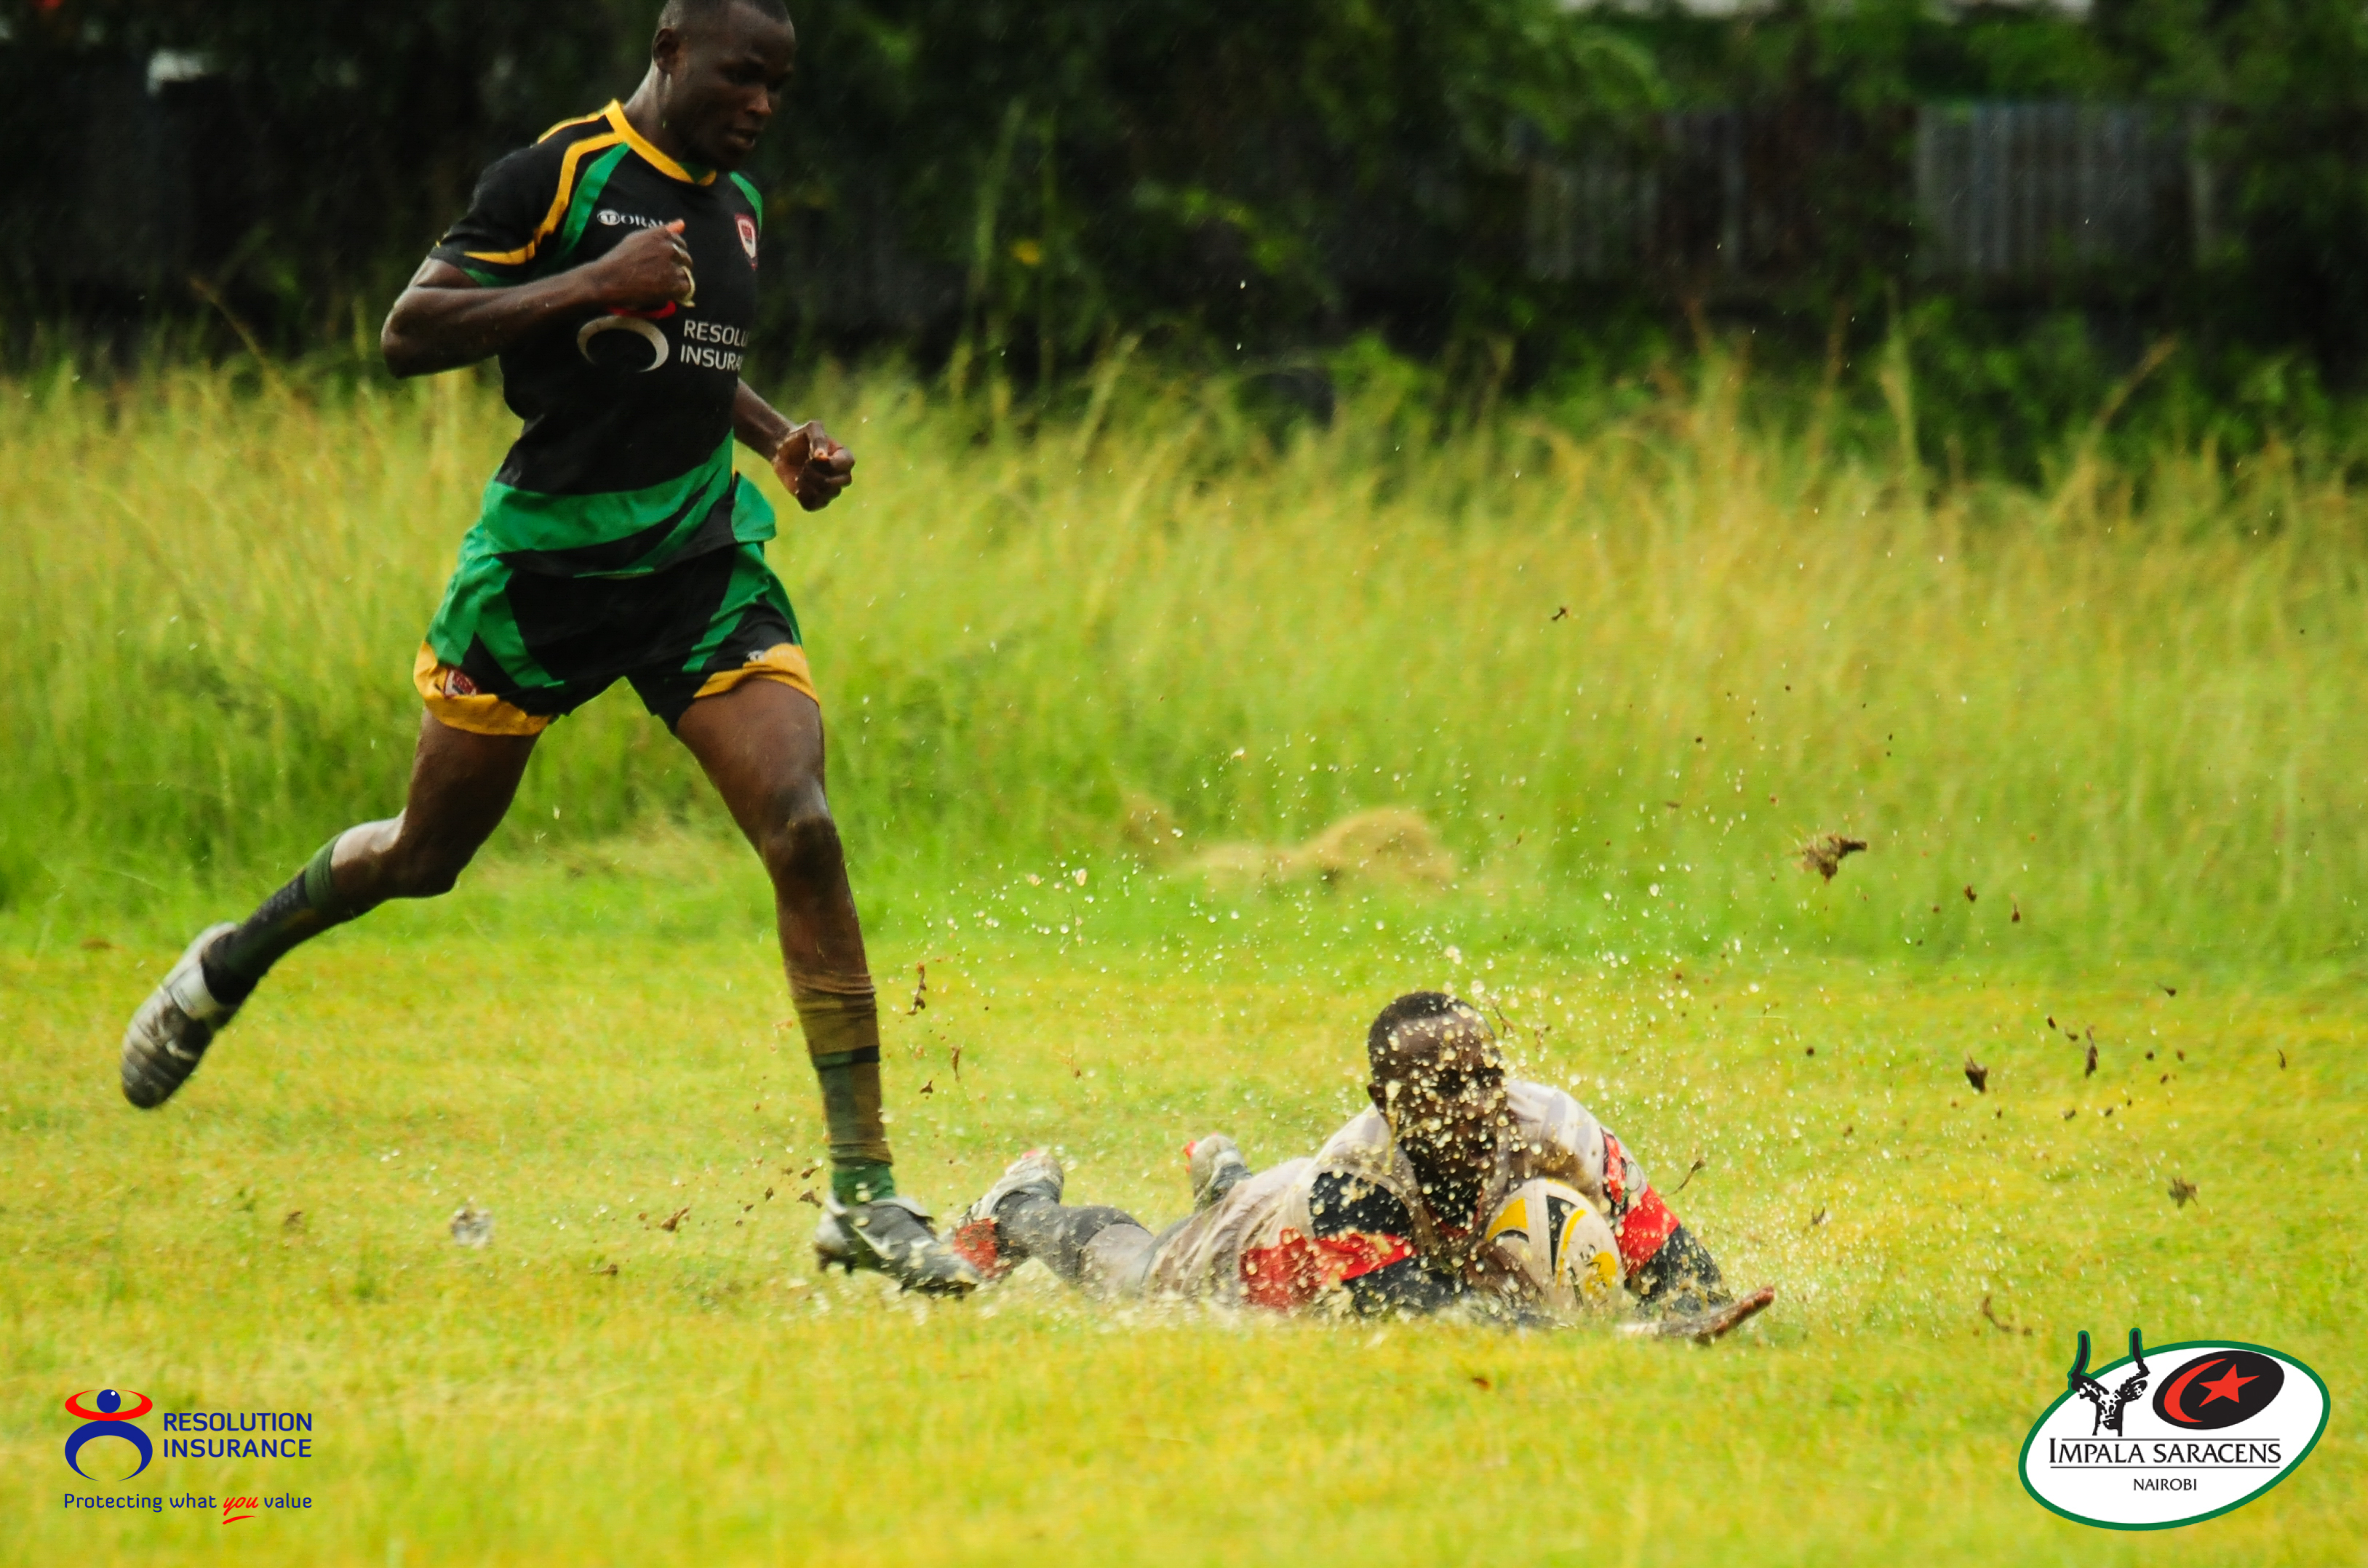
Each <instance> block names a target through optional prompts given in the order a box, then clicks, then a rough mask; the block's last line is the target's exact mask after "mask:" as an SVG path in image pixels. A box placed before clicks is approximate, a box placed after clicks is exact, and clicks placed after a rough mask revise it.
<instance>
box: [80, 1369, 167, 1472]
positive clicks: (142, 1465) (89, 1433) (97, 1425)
mask: <svg viewBox="0 0 2368 1568" xmlns="http://www.w3.org/2000/svg"><path fill="white" fill-rule="evenodd" d="M85 1395H89V1396H91V1402H90V1403H89V1404H85V1403H83V1399H84V1397H85ZM131 1398H133V1399H136V1400H138V1401H139V1402H140V1403H138V1404H137V1405H134V1406H133V1407H131V1409H129V1410H127V1409H125V1408H124V1405H123V1400H124V1395H123V1394H122V1393H121V1392H118V1391H117V1390H114V1389H99V1390H97V1391H96V1392H94V1391H92V1390H90V1389H85V1390H83V1391H82V1392H81V1393H78V1394H76V1395H74V1397H73V1398H72V1399H69V1400H67V1401H66V1414H67V1415H78V1416H80V1417H82V1425H81V1426H77V1427H75V1428H74V1431H73V1432H71V1433H69V1434H68V1435H67V1437H66V1465H67V1467H68V1468H69V1469H71V1470H72V1471H74V1473H75V1474H76V1475H79V1476H81V1477H82V1478H83V1479H84V1480H85V1481H89V1480H91V1479H93V1477H92V1476H91V1474H90V1472H89V1471H85V1470H84V1469H83V1467H82V1460H81V1458H80V1455H81V1453H82V1449H83V1445H84V1444H85V1443H88V1442H92V1441H94V1440H96V1439H97V1438H100V1437H120V1438H122V1439H123V1440H124V1441H125V1442H127V1443H129V1444H131V1446H132V1447H133V1448H135V1449H139V1450H140V1462H139V1463H138V1464H136V1465H133V1466H132V1467H131V1474H130V1475H125V1476H123V1477H121V1478H120V1479H122V1480H125V1481H129V1480H131V1477H132V1476H133V1475H137V1474H139V1473H140V1472H141V1471H143V1470H146V1469H147V1468H148V1461H149V1460H151V1459H152V1458H154V1456H155V1449H153V1448H151V1447H150V1446H149V1443H148V1434H147V1433H145V1432H142V1430H141V1429H140V1428H139V1427H137V1426H133V1425H132V1424H131V1423H132V1422H134V1421H136V1420H138V1419H139V1418H140V1417H141V1416H142V1415H147V1414H148V1413H149V1412H150V1411H152V1410H154V1409H155V1408H156V1402H155V1401H154V1400H153V1399H150V1398H149V1397H148V1396H147V1395H146V1394H144V1393H134V1394H132V1395H131Z"/></svg>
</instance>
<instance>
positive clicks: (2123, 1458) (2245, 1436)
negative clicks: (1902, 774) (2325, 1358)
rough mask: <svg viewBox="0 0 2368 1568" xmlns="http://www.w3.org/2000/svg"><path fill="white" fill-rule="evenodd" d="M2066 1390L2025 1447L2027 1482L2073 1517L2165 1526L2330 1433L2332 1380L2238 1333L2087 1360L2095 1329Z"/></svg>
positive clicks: (2219, 1507) (2278, 1473) (2199, 1514)
mask: <svg viewBox="0 0 2368 1568" xmlns="http://www.w3.org/2000/svg"><path fill="white" fill-rule="evenodd" d="M2064 1381H2065V1390H2064V1392H2063V1393H2061V1394H2059V1395H2057V1396H2056V1400H2055V1403H2053V1404H2051V1405H2049V1406H2048V1407H2047V1411H2046V1414H2045V1415H2042V1416H2040V1418H2039V1421H2038V1424H2037V1425H2036V1426H2032V1429H2031V1437H2029V1438H2028V1439H2027V1440H2025V1442H2024V1443H2023V1445H2022V1484H2023V1487H2024V1489H2025V1490H2027V1491H2028V1492H2029V1493H2030V1494H2032V1496H2033V1497H2035V1498H2037V1499H2038V1500H2039V1502H2040V1503H2041V1504H2042V1505H2044V1506H2046V1507H2048V1508H2050V1509H2052V1510H2054V1511H2055V1512H2056V1513H2058V1514H2061V1515H2063V1516H2064V1517H2066V1518H2067V1519H2072V1520H2075V1521H2077V1522H2078V1523H2080V1524H2084V1525H2097V1526H2100V1527H2102V1528H2106V1529H2116V1530H2162V1529H2169V1528H2172V1527H2174V1526H2177V1525H2188V1524H2193V1523H2194V1522H2195V1521H2196V1520H2198V1519H2208V1518H2211V1517H2213V1516H2214V1515H2215V1514H2225V1513H2226V1512H2228V1511H2229V1510H2230V1509H2231V1508H2241V1507H2243V1506H2245V1505H2246V1504H2248V1503H2249V1502H2251V1501H2252V1500H2253V1499H2254V1498H2256V1497H2259V1496H2260V1494H2262V1493H2264V1492H2267V1491H2268V1490H2269V1489H2270V1488H2271V1487H2272V1486H2275V1485H2276V1484H2277V1483H2279V1482H2281V1481H2283V1480H2284V1479H2285V1478H2286V1477H2287V1476H2288V1475H2290V1474H2291V1473H2293V1471H2294V1467H2295V1466H2296V1465H2299V1464H2300V1463H2302V1461H2303V1460H2305V1459H2306V1458H2308V1457H2309V1455H2310V1450H2311V1449H2313V1448H2315V1447H2317V1444H2318V1436H2319V1434H2320V1433H2322V1432H2324V1431H2326V1430H2327V1413H2328V1396H2327V1385H2326V1384H2325V1383H2323V1382H2321V1381H2319V1378H2318V1374H2317V1372H2314V1371H2312V1370H2311V1369H2309V1368H2308V1367H2305V1366H2304V1365H2303V1364H2302V1363H2301V1362H2299V1361H2297V1360H2295V1359H2294V1358H2293V1357H2291V1356H2284V1355H2281V1354H2280V1353H2278V1352H2277V1351H2275V1350H2271V1349H2269V1348H2267V1347H2265V1346H2259V1345H2246V1344H2243V1343H2241V1342H2239V1341H2237V1340H2233V1339H2230V1340H2214V1339H2196V1340H2189V1341H2186V1342H2184V1343H2182V1344H2178V1345H2157V1346H2154V1347H2153V1348H2152V1349H2148V1348H2146V1346H2145V1345H2144V1344H2143V1343H2142V1342H2141V1340H2140V1339H2139V1336H2138V1331H2137V1330H2136V1329H2132V1330H2130V1353H2129V1355H2128V1356H2127V1357H2125V1358H2123V1359H2121V1360H2118V1361H2114V1362H2111V1363H2109V1364H2107V1365H2105V1366H2101V1367H2097V1368H2093V1369H2092V1368H2090V1367H2089V1336H2088V1335H2086V1334H2085V1333H2084V1334H2082V1335H2080V1343H2079V1348H2078V1350H2077V1351H2076V1352H2075V1353H2074V1355H2073V1358H2072V1367H2071V1369H2070V1370H2069V1371H2068V1372H2066V1374H2065V1380H2064Z"/></svg>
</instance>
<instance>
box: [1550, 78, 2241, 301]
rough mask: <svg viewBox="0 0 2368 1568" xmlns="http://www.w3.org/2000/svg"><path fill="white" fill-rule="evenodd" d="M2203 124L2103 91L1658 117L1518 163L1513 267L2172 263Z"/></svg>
mask: <svg viewBox="0 0 2368 1568" xmlns="http://www.w3.org/2000/svg"><path fill="white" fill-rule="evenodd" d="M2201 129H2202V120H2201V117H2200V115H2198V114H2195V113H2184V114H2178V113H2166V112H2165V111H2163V110H2160V109H2157V108H2146V107H2139V106H2132V105H2115V104H2078V103H1975V104H1934V105H1923V106H1919V107H1918V108H1915V109H1913V110H1911V111H1906V112H1904V113H1903V114H1902V115H1900V116H1899V117H1897V118H1896V119H1894V120H1891V121H1882V120H1877V119H1870V118H1868V117H1863V116H1849V115H1844V114H1839V113H1831V112H1828V113H1824V114H1813V113H1804V111H1801V110H1797V109H1776V110H1747V109H1736V108H1712V109H1697V110H1691V111H1687V112H1683V113H1678V114H1670V115H1665V116H1662V117H1660V118H1659V119H1656V120H1655V121H1653V122H1652V123H1651V124H1650V125H1649V126H1648V127H1646V128H1645V131H1644V133H1643V134H1642V135H1639V136H1635V137H1634V138H1631V139H1629V140H1626V141H1619V140H1613V139H1610V138H1607V139H1605V140H1604V141H1603V142H1600V143H1598V144H1597V145H1595V146H1592V147H1588V148H1587V149H1584V150H1582V151H1581V152H1580V153H1577V155H1575V156H1565V157H1562V158H1543V157H1542V158H1538V159H1534V160H1532V161H1531V165H1530V170H1529V222H1528V263H1529V271H1530V274H1531V276H1532V277H1534V278H1540V279H1542V280H1546V281H1554V282H1566V281H1582V280H1596V281H1606V282H1611V281H1620V280H1635V279H1645V278H1659V279H1663V280H1680V281H1686V282H1690V283H1691V284H1692V285H1694V286H1697V287H1703V288H1707V289H1711V290H1721V289H1725V290H1740V289H1748V288H1751V287H1753V286H1756V285H1762V284H1770V283H1776V282H1781V281H1782V280H1783V279H1785V278H1789V277H1793V276H1797V275H1798V274H1800V273H1801V272H1802V271H1803V270H1804V269H1806V268H1810V267H1817V266H1819V265H1821V264H1823V265H1827V266H1830V265H1831V264H1832V263H1833V262H1835V261H1836V260H1837V259H1838V257H1837V255H1836V253H1837V251H1838V250H1839V249H1842V248H1849V249H1851V250H1852V251H1853V252H1854V253H1855V259H1858V260H1861V261H1871V262H1873V263H1875V264H1877V265H1878V266H1883V265H1885V264H1890V263H1895V262H1896V263H1899V264H1904V265H1905V266H1906V267H1909V268H1912V270H1913V271H1914V272H1916V273H1917V274H1918V275H1919V276H1922V277H1925V278H1932V279H1934V280H1939V281H1949V282H1952V283H1956V284H1961V285H1967V286H1973V287H1976V288H1999V289H2009V290H2011V289H2014V288H2017V287H2024V286H2043V285H2044V286H2061V285H2064V284H2066V283H2078V282H2079V281H2081V280H2084V279H2099V280H2100V279H2103V278H2108V277H2112V276H2127V275H2130V274H2132V273H2140V272H2157V271H2160V270H2163V269H2169V268H2175V267H2182V266H2185V265H2187V264H2189V263H2190V262H2192V260H2193V258H2194V257H2195V256H2198V255H2199V254H2202V253H2203V251H2204V250H2205V249H2206V248H2207V247H2208V245H2209V244H2210V243H2211V236H2212V228H2213V222H2214V213H2213V211H2212V202H2211V197H2212V193H2213V188H2214V182H2213V179H2212V171H2211V169H2210V168H2209V166H2208V165H2205V163H2204V162H2203V159H2202V158H2201V156H2200V152H2199V132H2200V131H2201ZM1895 250H1896V255H1894V254H1888V253H1892V252H1894V251H1895Z"/></svg>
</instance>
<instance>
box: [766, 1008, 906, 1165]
mask: <svg viewBox="0 0 2368 1568" xmlns="http://www.w3.org/2000/svg"><path fill="white" fill-rule="evenodd" d="M825 987H827V989H825ZM790 999H791V1002H792V1003H793V1004H794V1005H795V1006H796V1007H797V1010H798V1022H799V1024H800V1025H801V1026H803V1028H804V1029H805V1035H806V1050H807V1051H808V1052H809V1053H811V1054H812V1055H813V1057H814V1076H815V1077H816V1078H817V1079H819V1080H820V1081H821V1083H822V1110H823V1119H824V1122H825V1126H826V1127H827V1129H828V1136H829V1141H830V1166H831V1169H830V1190H831V1193H832V1195H833V1196H834V1197H836V1198H837V1199H838V1200H839V1201H840V1202H841V1203H876V1202H878V1201H879V1200H880V1199H883V1198H894V1197H895V1196H896V1178H895V1175H894V1172H893V1171H892V1170H891V1169H890V1168H889V1167H890V1166H891V1165H892V1164H893V1163H894V1161H893V1156H891V1154H890V1153H889V1152H888V1129H887V1126H886V1124H885V1122H884V1121H883V1120H882V1117H881V1114H880V1014H879V1008H878V1004H877V1003H876V1001H875V1000H874V998H873V995H872V990H871V977H870V976H868V975H855V976H846V975H828V976H825V975H799V976H797V977H795V979H794V981H793V982H792V983H791V989H790Z"/></svg>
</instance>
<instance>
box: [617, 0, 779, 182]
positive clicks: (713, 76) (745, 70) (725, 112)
mask: <svg viewBox="0 0 2368 1568" xmlns="http://www.w3.org/2000/svg"><path fill="white" fill-rule="evenodd" d="M797 53H798V35H797V29H796V28H792V27H791V25H790V13H789V8H788V7H787V6H784V5H783V4H782V3H781V0H666V8H665V9H664V10H662V11H660V12H659V13H658V30H657V36H656V37H655V38H654V39H652V40H650V69H651V72H652V74H653V76H654V77H655V86H656V88H657V103H658V113H659V115H660V117H661V118H662V119H664V121H665V123H666V129H667V130H668V131H671V132H672V133H673V134H674V137H675V139H676V140H677V142H678V143H679V144H680V145H681V146H682V147H683V148H684V150H685V151H687V152H688V153H689V154H690V156H691V157H692V158H693V159H694V160H696V161H697V162H699V163H702V164H706V165H710V166H711V167H713V168H718V169H736V168H738V167H739V166H740V165H742V164H743V163H745V162H746V160H747V157H748V154H749V153H752V152H754V151H755V150H756V147H757V138H758V137H759V136H761V135H763V134H764V131H765V125H766V122H767V121H768V120H770V119H772V118H773V110H774V108H776V107H778V106H779V105H780V100H781V93H782V90H783V89H784V88H786V87H787V86H788V85H789V80H790V69H791V66H792V65H793V64H795V63H796V61H797Z"/></svg>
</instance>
